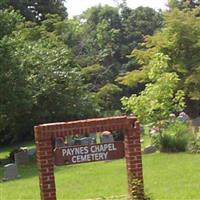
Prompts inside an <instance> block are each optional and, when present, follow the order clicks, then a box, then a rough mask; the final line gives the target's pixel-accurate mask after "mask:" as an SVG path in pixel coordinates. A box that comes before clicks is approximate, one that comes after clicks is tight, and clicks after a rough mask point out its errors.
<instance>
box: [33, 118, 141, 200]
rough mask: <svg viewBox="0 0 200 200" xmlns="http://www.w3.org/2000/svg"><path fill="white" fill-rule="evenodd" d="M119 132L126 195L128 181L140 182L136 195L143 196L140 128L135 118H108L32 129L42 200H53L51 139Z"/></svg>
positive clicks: (52, 142) (53, 183)
mask: <svg viewBox="0 0 200 200" xmlns="http://www.w3.org/2000/svg"><path fill="white" fill-rule="evenodd" d="M116 130H120V131H122V132H123V134H124V136H125V137H124V145H125V158H126V165H127V175H128V191H129V195H130V196H131V195H134V194H133V193H132V180H133V178H136V179H138V180H140V181H141V184H142V187H141V188H140V192H139V193H138V195H140V196H141V199H142V198H143V196H144V191H143V175H142V158H141V146H140V127H139V122H138V121H137V119H136V118H135V117H126V116H120V117H110V118H97V119H87V120H79V121H73V122H60V123H49V124H42V125H39V126H35V127H34V132H35V142H36V149H37V154H36V156H37V164H38V170H39V180H40V191H41V199H42V200H56V188H55V179H54V157H53V148H54V147H53V145H54V141H55V138H58V137H63V138H64V137H65V136H67V135H73V134H85V133H94V132H102V131H116Z"/></svg>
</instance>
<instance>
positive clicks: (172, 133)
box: [159, 121, 189, 152]
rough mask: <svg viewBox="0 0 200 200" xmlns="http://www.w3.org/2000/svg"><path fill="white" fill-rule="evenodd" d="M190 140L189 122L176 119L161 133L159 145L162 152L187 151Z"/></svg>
mask: <svg viewBox="0 0 200 200" xmlns="http://www.w3.org/2000/svg"><path fill="white" fill-rule="evenodd" d="M188 141H189V129H188V126H187V124H185V123H183V122H180V121H175V122H174V123H172V124H169V125H168V126H167V127H166V128H165V129H164V130H163V131H162V132H161V134H160V138H159V143H160V144H159V145H160V151H162V152H183V151H186V149H187V145H188Z"/></svg>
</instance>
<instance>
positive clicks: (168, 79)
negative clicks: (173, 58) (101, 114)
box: [122, 54, 184, 123]
mask: <svg viewBox="0 0 200 200" xmlns="http://www.w3.org/2000/svg"><path fill="white" fill-rule="evenodd" d="M168 60H169V57H168V56H164V55H163V54H156V56H155V57H154V58H152V60H151V62H150V64H149V66H148V67H150V66H151V70H150V71H149V73H148V76H149V80H151V82H152V83H148V84H146V87H145V90H143V91H142V92H141V93H140V95H138V96H137V95H136V94H134V95H132V96H131V97H130V98H127V97H124V98H122V104H123V106H124V107H125V109H126V111H131V112H133V113H134V114H136V116H137V117H138V118H139V119H140V121H141V122H143V123H152V122H153V123H157V122H159V121H161V120H164V119H166V118H168V116H169V114H170V113H172V112H175V111H181V110H182V109H183V108H184V93H183V91H182V90H177V83H178V81H179V78H178V76H177V74H176V73H174V72H172V73H170V72H167V69H168Z"/></svg>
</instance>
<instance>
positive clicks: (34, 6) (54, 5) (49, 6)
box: [0, 0, 67, 22]
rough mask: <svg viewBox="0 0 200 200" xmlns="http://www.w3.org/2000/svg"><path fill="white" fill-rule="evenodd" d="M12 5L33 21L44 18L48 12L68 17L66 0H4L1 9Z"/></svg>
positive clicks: (0, 4)
mask: <svg viewBox="0 0 200 200" xmlns="http://www.w3.org/2000/svg"><path fill="white" fill-rule="evenodd" d="M10 6H12V7H13V8H14V10H15V11H20V13H21V15H22V16H24V17H25V18H26V20H30V21H33V22H39V21H41V20H44V18H45V15H47V14H58V15H59V16H61V17H62V18H66V17H67V12H66V8H65V6H64V0H56V1H52V0H29V1H26V0H3V2H1V3H0V9H3V8H8V7H10Z"/></svg>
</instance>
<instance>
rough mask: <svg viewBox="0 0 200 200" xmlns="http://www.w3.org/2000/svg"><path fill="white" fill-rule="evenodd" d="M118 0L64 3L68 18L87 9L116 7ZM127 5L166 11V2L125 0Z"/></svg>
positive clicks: (88, 0) (68, 1)
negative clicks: (101, 6) (100, 6)
mask: <svg viewBox="0 0 200 200" xmlns="http://www.w3.org/2000/svg"><path fill="white" fill-rule="evenodd" d="M117 1H118V2H121V1H120V0H67V2H66V3H65V5H66V7H67V12H68V14H69V17H72V16H75V15H79V14H81V13H82V12H83V11H85V10H86V9H87V8H90V7H92V6H96V5H98V4H101V5H105V4H108V5H111V6H116V5H117V3H116V2H117ZM127 4H128V6H129V7H131V8H137V7H138V6H148V7H152V8H154V9H159V8H160V9H162V10H163V9H166V4H167V0H127Z"/></svg>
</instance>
